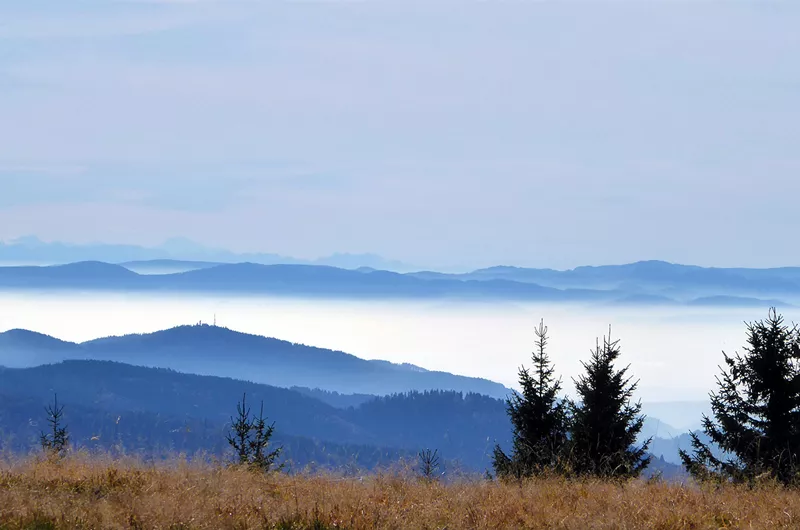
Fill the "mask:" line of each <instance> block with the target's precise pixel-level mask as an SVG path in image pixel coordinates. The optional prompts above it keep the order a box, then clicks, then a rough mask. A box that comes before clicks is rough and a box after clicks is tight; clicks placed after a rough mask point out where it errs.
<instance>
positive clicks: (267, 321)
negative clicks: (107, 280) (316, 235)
mask: <svg viewBox="0 0 800 530" xmlns="http://www.w3.org/2000/svg"><path fill="white" fill-rule="evenodd" d="M766 314H767V308H763V309H742V308H687V307H670V308H652V307H609V306H594V307H592V306H588V305H583V306H581V305H567V304H538V303H530V304H528V303H504V302H492V303H473V302H469V303H468V302H457V301H414V302H398V301H385V302H384V301H341V300H318V299H314V300H308V299H287V298H271V297H250V298H248V297H232V296H215V295H202V296H200V295H189V296H154V295H141V294H127V293H106V294H96V293H93V294H70V295H66V294H27V293H26V294H19V293H13V294H11V293H0V331H6V330H8V329H13V328H24V329H29V330H33V331H38V332H41V333H46V334H48V335H52V336H55V337H57V338H60V339H63V340H69V341H76V342H79V341H85V340H89V339H94V338H98V337H104V336H109V335H122V334H127V333H143V332H152V331H157V330H161V329H165V328H169V327H173V326H178V325H182V324H195V323H197V322H199V321H202V322H206V323H211V322H212V321H213V320H214V318H215V316H216V320H217V323H218V325H221V326H226V327H229V328H231V329H234V330H237V331H243V332H248V333H254V334H259V335H266V336H270V337H276V338H279V339H284V340H288V341H292V342H297V343H302V344H307V345H312V346H320V347H325V348H332V349H337V350H342V351H345V352H348V353H352V354H354V355H357V356H359V357H362V358H364V359H384V360H389V361H392V362H408V363H412V364H416V365H419V366H421V367H423V368H427V369H429V370H443V371H448V372H453V373H456V374H462V375H469V376H478V377H485V378H488V379H492V380H494V381H498V382H500V383H503V384H505V385H507V386H511V387H515V386H516V373H517V369H518V367H519V366H520V365H521V364H528V363H529V361H530V352H531V350H532V348H533V342H534V338H535V337H534V333H533V329H534V327H535V326H536V324H537V323H538V322H539V320H540V319H541V318H544V320H545V324H546V325H547V326H548V328H549V334H550V344H549V352H550V355H551V359H552V360H553V362H554V363H555V365H556V368H557V370H558V372H559V373H560V374H562V376H563V378H564V382H565V388H566V390H567V392H569V393H571V392H572V381H571V378H572V377H575V376H577V375H578V374H579V373H580V372H581V370H582V367H581V364H580V361H581V360H583V359H586V358H587V357H588V355H589V351H590V349H591V348H592V347H593V346H594V345H595V341H596V339H597V338H598V337H600V338H602V336H603V335H604V334H607V333H608V331H609V326H611V331H612V336H613V338H615V339H620V341H621V347H622V358H621V363H624V364H630V373H631V375H632V376H633V377H634V378H636V379H639V380H640V383H639V391H638V396H639V397H641V399H642V400H643V401H644V402H646V403H650V404H653V406H656V403H655V402H666V401H668V402H676V401H695V402H698V401H707V395H708V391H709V390H711V389H713V388H714V381H715V380H714V377H715V375H716V374H718V373H719V368H718V366H719V365H720V364H721V362H722V353H721V352H722V351H723V350H724V351H726V352H729V353H732V352H733V351H736V350H740V349H741V347H742V345H743V344H744V339H745V326H744V321H752V320H754V319H760V318H763V317H765V316H766ZM784 315H785V316H786V317H787V319H788V320H795V321H797V320H800V318H798V317H800V311H795V312H785V313H784ZM687 406H689V407H690V405H687ZM690 408H691V407H690ZM670 410H674V407H670ZM670 415H671V416H673V417H672V418H671V422H672V423H673V425H674V426H676V427H682V425H680V423H686V424H687V425H688V424H694V423H696V421H694V420H696V419H697V418H692V420H693V421H688V419H687V421H686V422H683V421H681V420H682V419H683V418H682V417H676V416H675V415H674V414H670ZM693 416H696V414H693ZM661 419H662V420H665V421H668V422H670V420H668V419H667V418H664V417H662V418H661Z"/></svg>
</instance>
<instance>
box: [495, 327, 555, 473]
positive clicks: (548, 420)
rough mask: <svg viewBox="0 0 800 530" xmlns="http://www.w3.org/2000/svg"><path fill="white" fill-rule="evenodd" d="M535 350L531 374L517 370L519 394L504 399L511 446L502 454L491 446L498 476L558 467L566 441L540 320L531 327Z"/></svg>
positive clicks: (550, 469) (545, 331) (553, 469)
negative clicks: (510, 430) (510, 426)
mask: <svg viewBox="0 0 800 530" xmlns="http://www.w3.org/2000/svg"><path fill="white" fill-rule="evenodd" d="M534 333H535V334H536V342H535V345H536V350H535V351H534V352H533V354H532V361H533V374H531V372H530V370H528V369H527V368H525V367H522V368H520V370H519V385H520V388H521V389H522V392H521V394H516V393H515V394H513V395H512V396H511V397H510V398H509V399H508V400H507V411H508V415H509V418H510V419H511V423H512V425H513V427H514V432H513V449H512V453H511V455H510V456H509V455H506V454H505V453H504V452H503V450H502V449H501V448H500V446H499V445H498V446H496V447H495V449H494V459H493V466H494V469H495V473H496V474H497V475H498V476H500V477H503V476H515V477H527V476H531V475H536V474H541V473H545V472H548V471H558V468H559V466H560V465H561V463H562V462H563V456H564V451H563V450H564V447H565V445H566V441H567V420H568V417H567V407H566V403H565V401H563V400H562V399H560V398H559V395H558V394H559V392H560V391H561V380H560V379H556V377H555V369H554V368H553V366H552V364H551V362H550V358H549V356H548V355H547V351H546V348H547V340H548V338H547V327H546V326H545V325H544V321H543V320H542V321H541V322H540V323H539V327H538V328H536V329H534Z"/></svg>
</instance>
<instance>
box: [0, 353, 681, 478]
mask: <svg viewBox="0 0 800 530" xmlns="http://www.w3.org/2000/svg"><path fill="white" fill-rule="evenodd" d="M55 393H57V394H58V399H59V402H60V403H62V404H64V405H65V407H66V408H65V420H66V422H67V424H68V425H69V426H70V428H71V429H72V431H73V434H74V438H73V440H74V442H75V443H76V444H78V445H81V446H85V447H94V446H97V447H108V446H110V445H114V444H121V445H122V446H123V447H124V448H125V449H126V450H127V451H139V450H141V451H153V450H156V449H158V448H161V449H164V448H167V449H171V450H174V451H187V452H194V451H197V450H203V451H210V452H212V453H215V454H221V453H222V451H224V449H225V448H226V444H225V440H224V436H225V432H226V429H227V426H228V425H229V422H230V418H231V415H232V414H234V413H235V412H236V404H237V402H238V400H239V399H241V397H242V394H244V393H246V395H247V400H248V402H249V403H250V404H251V405H253V406H258V405H259V404H260V403H261V402H262V401H263V402H264V411H265V414H266V415H267V416H268V419H269V421H274V422H275V426H276V431H275V432H276V441H277V442H279V443H282V444H286V445H287V447H289V448H290V449H291V452H290V453H289V455H287V458H290V459H291V460H292V461H293V462H294V463H295V465H305V464H308V463H310V462H316V463H318V464H320V465H329V466H342V465H347V464H358V465H360V466H362V467H371V466H375V465H381V464H386V463H388V462H390V461H393V460H396V459H397V458H400V457H401V456H404V457H414V456H415V455H416V453H417V452H418V451H420V450H422V449H426V448H431V449H438V450H439V452H440V454H441V455H442V458H443V459H444V460H445V461H447V462H448V465H449V466H451V467H456V466H458V467H460V468H461V469H463V470H467V471H472V472H477V473H482V472H483V471H485V470H486V469H489V467H490V466H491V460H490V455H491V451H492V449H493V447H494V445H495V444H496V443H500V444H501V445H503V446H506V447H507V446H508V444H509V443H510V439H511V425H510V422H509V420H508V416H507V415H506V410H505V403H504V402H503V401H501V400H498V399H494V398H491V397H488V396H484V395H480V394H474V393H467V394H463V393H460V392H452V391H430V392H409V393H404V394H398V395H391V396H384V397H368V396H359V397H358V398H354V399H357V400H359V401H362V402H361V403H360V404H359V406H356V407H353V406H349V407H346V408H341V407H336V406H334V405H332V404H330V402H331V401H333V402H337V403H338V404H340V405H341V404H342V403H341V402H342V400H343V399H350V398H346V397H345V396H342V395H340V396H339V397H338V398H337V397H333V398H332V399H328V401H329V403H326V402H323V401H322V400H320V399H317V398H316V397H312V396H313V395H315V394H318V395H321V396H325V395H327V396H328V397H329V398H330V397H331V396H330V393H325V392H320V391H317V390H308V389H299V390H290V389H285V388H277V387H272V386H267V385H260V384H255V383H248V382H244V381H240V380H235V379H230V378H224V377H212V376H200V375H190V374H183V373H179V372H175V371H172V370H168V369H158V368H145V367H137V366H131V365H127V364H122V363H116V362H108V361H65V362H62V363H57V364H52V365H44V366H39V367H35V368H26V369H9V368H0V399H2V400H3V401H2V403H0V411H2V413H0V430H2V433H3V434H4V435H5V436H3V437H2V439H3V440H5V442H4V443H6V444H8V443H11V444H12V446H13V447H14V448H15V449H17V450H22V449H24V450H27V449H30V448H32V447H34V446H35V445H36V442H37V440H38V434H39V429H40V428H41V427H42V426H43V424H44V421H45V411H44V406H45V404H46V403H47V402H48V401H50V400H52V398H53V394H55ZM367 398H368V399H367ZM664 465H665V466H666V469H667V472H668V474H675V473H678V472H679V470H677V468H674V466H672V467H670V466H669V465H667V464H664ZM673 468H674V469H673Z"/></svg>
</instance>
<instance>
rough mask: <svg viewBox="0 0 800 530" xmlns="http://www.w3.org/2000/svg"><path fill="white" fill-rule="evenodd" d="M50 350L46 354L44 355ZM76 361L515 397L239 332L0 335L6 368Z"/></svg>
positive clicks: (347, 388) (360, 389) (375, 389)
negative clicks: (83, 337) (80, 337)
mask: <svg viewBox="0 0 800 530" xmlns="http://www.w3.org/2000/svg"><path fill="white" fill-rule="evenodd" d="M43 345H46V347H43ZM68 359H94V360H113V361H119V362H125V363H129V364H134V365H140V366H152V367H160V368H170V369H174V370H178V371H181V372H185V373H194V374H205V375H222V376H226V377H233V378H237V379H245V380H249V381H254V382H258V383H264V384H269V385H274V386H280V387H292V386H298V387H307V388H319V389H322V390H328V391H335V392H341V393H347V394H359V393H360V394H371V395H384V394H392V393H396V392H406V391H411V390H434V389H437V390H454V391H459V392H476V393H480V394H486V395H490V396H494V397H497V398H504V397H505V396H506V395H507V393H508V389H507V388H506V387H504V386H503V385H501V384H499V383H495V382H493V381H489V380H486V379H480V378H474V377H465V376H459V375H454V374H450V373H447V372H434V371H427V370H422V369H420V368H418V367H414V366H412V365H398V364H393V363H389V362H386V361H368V360H364V359H360V358H358V357H356V356H354V355H350V354H348V353H344V352H341V351H335V350H329V349H324V348H316V347H311V346H305V345H302V344H294V343H291V342H287V341H283V340H278V339H274V338H267V337H262V336H258V335H251V334H247V333H240V332H238V331H233V330H231V329H227V328H223V327H218V326H209V325H194V326H179V327H176V328H172V329H168V330H163V331H158V332H155V333H148V334H135V335H126V336H122V337H106V338H102V339H97V340H92V341H88V342H85V343H83V344H73V343H69V342H64V341H58V340H56V339H52V340H50V341H48V340H47V339H46V338H43V337H42V336H40V335H38V334H31V333H29V332H28V333H27V334H26V332H23V331H20V330H15V331H13V332H6V333H2V334H0V364H2V365H6V366H11V367H30V366H35V365H37V364H43V363H52V362H59V361H63V360H68Z"/></svg>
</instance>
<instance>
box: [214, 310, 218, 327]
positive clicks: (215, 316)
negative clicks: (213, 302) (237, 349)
mask: <svg viewBox="0 0 800 530" xmlns="http://www.w3.org/2000/svg"><path fill="white" fill-rule="evenodd" d="M214 327H217V314H216V313H214Z"/></svg>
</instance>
